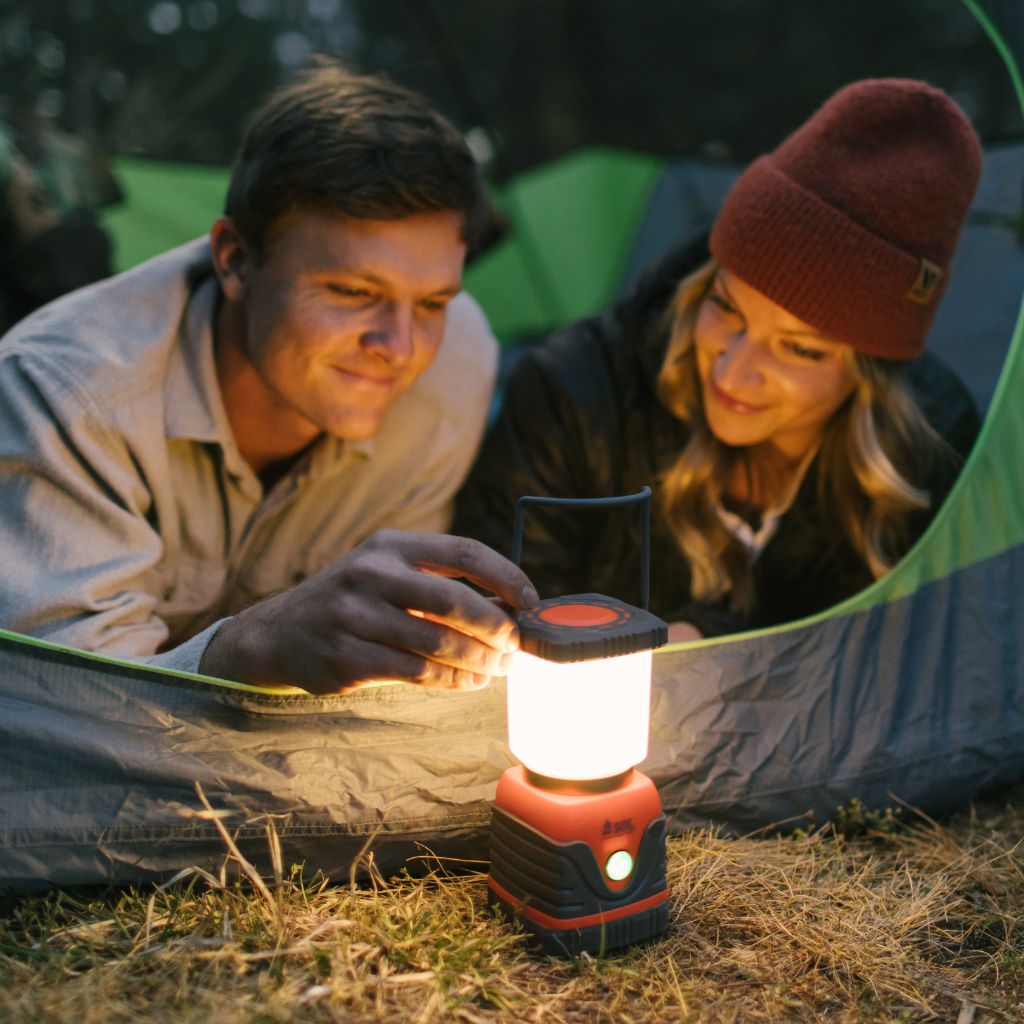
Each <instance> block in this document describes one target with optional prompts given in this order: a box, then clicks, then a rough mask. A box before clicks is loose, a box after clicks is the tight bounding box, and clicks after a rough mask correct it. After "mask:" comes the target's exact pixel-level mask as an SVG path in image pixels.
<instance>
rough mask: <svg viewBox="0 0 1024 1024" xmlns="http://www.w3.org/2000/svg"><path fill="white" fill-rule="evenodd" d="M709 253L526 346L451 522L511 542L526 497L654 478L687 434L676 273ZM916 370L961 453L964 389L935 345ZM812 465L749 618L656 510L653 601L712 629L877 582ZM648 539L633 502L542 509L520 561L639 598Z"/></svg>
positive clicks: (575, 586)
mask: <svg viewBox="0 0 1024 1024" xmlns="http://www.w3.org/2000/svg"><path fill="white" fill-rule="evenodd" d="M707 258H708V251H707V244H706V240H705V239H700V240H698V241H696V242H694V243H691V244H690V245H687V246H684V247H682V248H680V249H678V250H677V251H675V252H674V253H673V254H672V255H671V256H670V257H669V258H668V259H667V260H666V261H665V262H664V263H662V265H661V266H660V267H659V268H658V269H657V270H656V271H655V272H654V273H653V274H651V275H650V276H649V277H648V278H647V279H646V280H645V281H643V282H642V283H641V284H640V286H639V287H638V288H637V289H636V290H635V291H634V292H633V293H632V294H631V295H630V296H629V297H628V298H626V299H624V300H623V301H621V302H619V303H618V304H616V305H615V306H613V307H612V308H611V309H610V310H609V311H608V312H606V313H604V314H603V315H601V316H598V317H592V318H590V319H586V320H582V321H579V322H578V323H575V324H573V325H571V326H569V327H567V328H565V329H564V330H561V331H559V332H558V333H556V334H555V335H553V336H552V337H551V338H549V339H548V340H547V341H546V342H545V343H544V344H542V345H538V346H536V347H534V348H532V349H530V350H528V351H527V353H526V354H525V355H524V356H523V357H522V359H521V360H520V361H519V363H518V364H517V366H516V368H515V370H514V371H513V373H512V375H511V377H510V379H509V382H508V385H507V388H506V391H505V394H504V399H503V403H502V408H501V411H500V413H499V415H498V418H497V419H496V421H495V423H494V424H493V425H492V427H491V429H490V430H489V432H488V435H487V437H486V439H485V442H484V445H483V448H482V450H481V452H480V455H479V457H478V459H477V462H476V465H475V466H474V468H473V470H472V472H471V473H470V476H469V479H468V480H467V482H466V484H465V486H464V487H463V489H462V491H461V493H460V494H459V496H458V498H457V502H456V515H455V522H454V525H453V532H454V533H457V534H461V535H464V536H470V537H475V538H477V539H479V540H482V541H484V542H485V543H487V544H489V545H490V546H492V547H494V548H495V549H496V550H498V551H500V552H502V553H503V554H506V555H507V554H508V553H509V550H510V548H511V535H512V526H513V516H514V510H515V503H516V500H517V499H518V498H519V497H520V496H521V495H524V494H533V495H544V496H558V497H594V496H610V495H616V494H630V493H634V492H636V491H639V490H640V488H641V487H642V486H643V485H644V484H649V485H651V486H652V487H653V486H654V485H655V484H656V483H657V481H658V480H659V479H660V477H661V475H662V473H663V472H664V471H665V470H666V469H667V468H668V467H669V466H670V465H671V463H672V462H673V461H674V459H675V457H676V456H677V454H678V453H679V451H680V450H681V449H682V447H683V445H684V444H685V443H686V440H687V427H686V425H685V424H683V423H682V422H680V421H679V420H678V419H677V418H676V417H675V416H673V415H672V414H671V413H670V412H669V411H668V410H667V409H665V408H664V407H663V406H662V405H661V403H660V401H659V400H658V397H657V394H656V391H655V385H656V380H657V376H658V370H659V368H660V366H661V363H662V359H663V356H664V352H665V346H666V344H667V340H668V332H667V326H666V323H665V310H666V308H667V306H668V304H669V302H670V300H671V297H672V294H673V292H674V290H675V287H676V285H677V283H678V282H679V281H680V280H681V278H682V277H684V276H685V275H686V274H687V273H689V272H690V271H691V270H693V269H695V268H696V267H697V266H699V265H700V264H701V263H703V262H704V261H705V260H706V259H707ZM908 374H909V379H910V383H911V386H912V388H913V389H914V392H915V395H916V397H917V400H918V402H919V404H920V406H921V408H922V410H923V412H924V414H925V416H926V417H927V418H928V419H929V421H930V422H931V423H932V425H933V426H934V427H935V428H936V429H937V430H938V431H939V433H940V434H941V435H942V436H943V437H945V438H946V439H947V440H948V441H949V442H950V444H952V445H953V447H954V448H956V449H957V450H958V451H959V452H960V453H961V454H963V455H966V453H967V452H968V451H969V450H970V446H971V444H972V443H973V441H974V438H975V435H976V433H977V430H978V426H979V423H978V416H977V412H976V410H975V407H974V404H973V401H972V400H971V398H970V395H969V394H968V392H967V390H966V388H965V387H964V386H963V384H962V383H961V382H960V381H959V380H958V379H957V378H956V376H955V375H954V374H953V372H952V371H951V370H949V369H948V368H947V367H946V366H945V365H943V364H942V363H940V362H939V361H938V360H937V359H935V358H934V357H930V356H927V355H925V356H922V357H920V358H919V359H917V360H914V361H913V362H912V363H910V364H908ZM816 468H817V467H816V463H812V465H811V467H810V469H809V470H808V472H807V474H806V476H805V478H804V480H803V483H802V485H801V487H800V490H799V492H798V494H797V497H796V499H795V500H794V502H793V505H792V506H791V508H790V509H789V511H788V512H787V513H786V514H785V515H784V516H783V517H782V520H781V521H780V523H779V526H778V529H777V531H776V533H775V536H774V537H773V538H772V539H771V541H770V542H769V543H768V545H767V546H766V547H765V549H764V550H763V551H762V553H761V555H760V557H759V558H758V560H757V563H756V565H755V567H754V593H755V600H754V609H753V612H752V614H751V615H750V616H749V618H746V619H739V618H737V617H735V616H733V615H731V614H730V613H729V612H728V611H727V610H726V608H725V603H726V602H722V603H720V604H718V605H702V604H697V603H696V602H694V601H693V599H692V596H691V594H690V574H689V570H688V567H687V564H686V561H685V559H684V558H683V555H682V553H681V552H680V551H679V549H678V547H677V546H676V544H675V541H674V540H673V538H672V536H671V535H670V533H669V532H668V529H667V528H666V527H665V526H664V525H663V524H662V523H661V522H660V521H659V517H658V515H657V513H656V508H655V512H654V515H653V516H652V530H651V603H650V607H651V610H652V611H653V612H655V613H656V614H657V615H660V616H661V617H662V618H664V619H666V620H667V621H670V622H672V621H689V622H693V623H694V624H696V625H697V626H698V628H700V629H701V630H702V632H704V633H705V634H706V635H715V634H719V633H726V632H732V631H735V630H738V629H743V628H750V627H756V626H764V625H772V624H775V623H779V622H786V621H790V620H792V619H796V618H801V617H803V616H805V615H810V614H812V613H814V612H817V611H820V610H822V609H824V608H827V607H829V606H830V605H832V604H835V603H837V602H838V601H840V600H842V599H843V598H846V597H848V596H850V595H851V594H853V593H855V592H856V591H857V590H860V589H861V588H862V587H864V586H866V585H867V584H868V583H870V582H871V578H872V577H871V574H870V572H869V570H868V567H867V565H866V564H865V563H864V561H863V560H862V559H861V558H860V557H859V556H858V555H857V553H856V552H855V551H854V550H853V548H852V547H851V546H850V545H849V543H848V542H847V541H846V539H845V537H844V536H843V533H842V530H841V528H840V526H839V524H838V523H837V522H835V521H833V520H829V519H828V517H827V515H826V514H825V512H824V511H823V510H822V509H821V507H820V506H819V503H818V500H817V494H816V488H817V472H816ZM955 476H956V473H955V469H951V468H946V469H945V470H942V469H941V468H939V467H936V468H935V469H934V470H933V471H932V472H931V474H930V475H929V477H928V478H926V479H923V480H919V481H915V482H917V483H919V484H920V485H921V486H924V487H926V488H927V489H928V490H929V492H930V493H931V495H932V499H933V500H932V507H931V509H930V510H929V511H928V513H927V514H920V515H918V516H916V517H915V519H914V521H913V522H912V523H911V524H910V534H911V537H910V539H911V540H914V539H916V537H917V536H919V535H920V533H921V532H922V531H923V530H924V528H925V526H926V525H927V523H928V522H929V521H930V519H931V516H932V514H933V512H934V510H935V509H936V508H937V507H938V505H939V504H940V503H941V501H942V499H943V498H944V497H945V495H946V493H947V492H948V490H949V488H950V487H951V486H952V483H953V481H954V479H955ZM640 537H641V534H640V518H639V514H638V512H637V508H636V506H625V507H620V508H614V509H600V510H591V509H586V510H582V511H581V510H578V509H565V508H548V507H531V508H530V509H529V510H528V512H527V515H526V521H525V530H524V545H523V555H522V560H521V564H522V566H523V568H524V569H525V570H526V572H527V573H528V574H529V576H530V578H531V579H532V580H533V582H534V583H535V584H536V586H537V589H538V590H539V591H540V594H541V596H542V597H553V596H557V595H560V594H578V593H590V592H596V593H602V594H607V595H609V596H613V597H617V598H620V599H622V600H625V601H629V602H631V603H633V604H639V603H640V558H641V540H640Z"/></svg>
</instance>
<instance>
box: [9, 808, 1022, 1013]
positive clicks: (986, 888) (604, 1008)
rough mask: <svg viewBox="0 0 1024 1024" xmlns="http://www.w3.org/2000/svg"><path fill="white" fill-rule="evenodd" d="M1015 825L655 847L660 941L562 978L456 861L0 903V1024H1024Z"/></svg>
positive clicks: (189, 874) (852, 829) (887, 820)
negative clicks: (664, 891) (367, 876)
mask: <svg viewBox="0 0 1024 1024" xmlns="http://www.w3.org/2000/svg"><path fill="white" fill-rule="evenodd" d="M1018 807H1020V808H1024V788H1017V789H1015V790H1010V791H1008V792H1007V793H1004V794H1003V795H1002V797H1001V798H1000V800H999V801H998V802H992V803H987V804H983V805H979V806H977V807H976V808H973V809H971V811H970V812H965V813H964V814H961V815H959V816H957V817H956V818H953V819H951V820H949V821H947V822H945V823H943V824H942V825H939V824H937V823H934V822H930V821H927V820H924V819H922V818H920V817H918V816H914V815H911V814H910V813H909V812H908V813H905V814H903V815H901V816H895V815H893V814H891V813H889V814H887V813H881V814H874V813H869V812H867V811H865V809H864V808H862V807H859V806H856V805H853V806H852V807H850V808H846V809H844V812H843V814H842V815H841V816H840V818H839V820H838V823H837V824H836V825H833V826H830V827H828V828H826V829H823V830H819V831H817V832H814V833H811V834H798V835H796V836H794V837H787V838H778V837H775V838H746V839H727V838H724V837H722V836H719V835H716V834H714V833H712V832H697V833H693V834H691V835H688V836H684V837H679V838H674V839H670V840H669V846H668V869H669V882H670V885H671V890H672V915H671V928H670V931H669V932H668V934H667V935H665V936H664V937H662V938H661V939H659V940H657V941H655V942H652V943H650V944H648V945H646V946H643V947H639V948H634V949H630V950H628V951H626V952H624V953H621V954H619V955H615V956H609V957H607V958H604V959H594V958H590V957H587V956H584V957H581V958H579V959H576V960H571V961H560V960H554V959H549V958H545V957H542V956H539V955H537V954H535V953H534V952H532V951H531V950H530V948H529V946H528V944H527V943H526V941H525V939H524V938H523V936H522V935H521V934H519V933H518V932H517V931H516V929H515V928H514V926H512V925H511V924H509V923H507V922H502V921H498V920H496V919H495V918H494V917H492V916H491V914H490V913H489V912H488V910H487V908H486V897H485V892H486V885H485V876H484V874H483V873H481V871H475V872H474V871H470V872H468V873H467V872H466V870H465V865H459V866H458V867H459V869H460V870H459V871H457V872H456V871H453V870H451V868H452V867H453V866H451V865H446V864H445V863H444V862H443V861H439V860H435V859H432V858H431V859H427V860H425V862H424V866H425V867H427V868H428V871H427V873H426V875H425V876H422V877H415V878H414V877H410V876H403V877H399V878H396V879H390V880H384V879H382V878H380V877H379V876H375V875H372V874H371V883H370V884H369V885H361V886H356V885H352V884H347V885H332V884H327V883H326V882H324V881H323V880H309V879H303V877H302V875H301V872H300V871H299V870H298V869H292V870H291V872H288V871H287V870H281V868H280V866H279V867H278V869H277V870H276V871H275V877H273V878H267V879H258V878H255V877H252V875H251V874H249V875H247V874H246V869H245V865H244V864H243V865H241V866H240V864H239V861H238V858H237V857H235V856H234V855H232V854H231V853H230V847H227V848H228V849H229V853H228V855H227V857H226V863H225V870H224V871H222V872H221V874H220V877H214V876H212V875H209V874H207V873H205V872H202V871H199V870H197V869H193V870H190V871H186V872H183V873H182V875H181V876H180V877H179V878H177V879H176V880H174V881H173V882H171V883H168V884H166V885H164V886H162V887H160V888H156V887H150V888H139V889H131V890H122V891H117V892H104V893H95V892H94V893H85V892H81V891H78V892H54V893H51V894H48V895H46V896H42V897H29V898H21V899H15V898H9V899H8V901H7V904H6V906H5V907H4V909H3V914H2V916H0V1020H2V1021H26V1022H37V1021H38V1022H40V1024H42V1022H45V1024H72V1022H74V1024H93V1022H95V1024H120V1022H129V1021H131V1022H136V1021H139V1020H145V1021H153V1022H165V1021H166V1022H172V1021H173V1022H197V1024H198V1022H203V1024H206V1022H210V1024H236V1022H238V1024H241V1022H253V1024H271V1022H279V1021H281V1022H283V1021H311V1022H340V1021H346V1022H347V1021H384V1022H402V1024H408V1022H421V1024H428V1022H433V1021H463V1022H467V1024H475V1022H480V1021H516V1022H519V1021H538V1022H542V1021H551V1022H557V1021H562V1022H567V1024H570V1022H571V1024H575V1022H580V1024H583V1022H586V1024H592V1022H604V1021H608V1022H613V1021H615V1022H619V1021H621V1022H629V1024H633V1022H646V1021H649V1022H652V1024H653V1022H658V1024H661V1022H666V1021H695V1022H696V1021H708V1022H712V1021H713V1022H733V1021H735V1022H744V1024H746V1022H760V1021H828V1022H874V1021H904V1022H916V1021H949V1022H958V1024H986V1022H1003V1021H1022V1020H1024V918H1022V912H1024V848H1022V846H1021V837H1022V836H1024V813H1022V811H1021V810H1018ZM904 818H912V819H913V820H912V821H910V822H906V821H904V820H902V819H904ZM229 841H230V837H228V840H227V842H228V843H229ZM270 841H271V842H273V836H272V835H271V839H270ZM240 867H241V870H239V868H240ZM479 867H481V869H482V868H483V866H482V865H481V866H479ZM229 868H231V869H233V870H228V869H229ZM232 879H234V880H232Z"/></svg>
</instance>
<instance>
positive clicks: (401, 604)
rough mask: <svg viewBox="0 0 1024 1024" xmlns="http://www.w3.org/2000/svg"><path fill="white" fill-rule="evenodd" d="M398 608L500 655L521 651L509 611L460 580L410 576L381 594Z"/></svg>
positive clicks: (516, 631) (395, 581) (402, 578)
mask: <svg viewBox="0 0 1024 1024" xmlns="http://www.w3.org/2000/svg"><path fill="white" fill-rule="evenodd" d="M381 596H382V597H384V599H385V600H386V601H388V602H389V603H390V604H391V605H393V606H394V607H396V608H402V609H411V610H412V611H413V612H418V613H421V614H422V616H423V618H422V619H420V620H418V621H420V622H422V621H424V620H426V621H428V622H430V623H434V624H438V625H440V626H442V627H450V628H451V629H454V630H457V631H458V632H459V633H463V634H466V635H467V636H469V637H472V638H474V639H475V640H478V641H480V642H481V643H483V644H486V645H487V646H488V647H491V648H493V649H494V650H495V651H498V652H505V651H515V650H517V649H518V647H519V631H518V629H517V628H516V624H515V623H514V622H513V621H512V619H511V618H510V616H509V615H508V613H507V612H506V611H504V610H503V609H502V608H501V607H500V606H499V605H496V604H495V603H494V602H493V601H490V600H488V599H487V598H486V597H484V596H483V594H478V593H477V592H476V591H475V590H473V588H472V587H469V586H467V585H466V584H465V583H462V582H460V581H458V580H454V579H447V578H444V577H439V576H432V575H428V574H427V573H422V572H409V573H406V574H404V575H402V576H400V577H395V578H393V579H392V580H390V581H389V582H388V584H387V585H386V586H385V588H384V589H383V590H382V592H381Z"/></svg>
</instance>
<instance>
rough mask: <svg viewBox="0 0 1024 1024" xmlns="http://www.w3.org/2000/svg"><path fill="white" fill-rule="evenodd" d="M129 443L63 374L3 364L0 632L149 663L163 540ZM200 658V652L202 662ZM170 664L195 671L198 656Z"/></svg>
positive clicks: (162, 632) (35, 359)
mask: <svg viewBox="0 0 1024 1024" xmlns="http://www.w3.org/2000/svg"><path fill="white" fill-rule="evenodd" d="M150 514H151V499H150V495H149V492H148V489H147V488H146V486H145V481H144V479H143V478H142V475H141V473H140V472H139V470H138V469H137V467H136V465H135V463H134V461H133V459H132V453H131V450H130V447H129V445H128V443H127V442H126V440H125V439H124V438H122V437H119V436H118V435H117V434H116V432H114V431H113V430H111V428H110V427H109V426H107V425H106V422H105V419H104V417H103V416H101V415H100V413H99V410H97V409H95V408H94V407H93V406H92V405H91V403H90V401H89V400H88V398H87V397H86V396H85V395H84V394H83V393H81V392H80V391H79V390H77V389H76V387H75V385H74V383H73V382H72V381H69V380H67V379H65V378H64V376H63V375H62V372H61V367H60V366H59V365H56V364H55V363H54V362H50V361H47V360H45V359H44V358H42V357H41V356H39V355H37V354H34V353H31V352H26V351H25V346H24V345H22V346H19V348H18V349H14V350H13V351H11V350H9V351H7V352H5V353H3V358H0V550H3V553H4V555H3V572H2V573H0V625H3V627H4V628H6V629H10V630H13V631H15V632H19V633H26V634H30V635H32V636H35V637H39V638H41V639H44V640H48V641H52V642H54V643H59V644H64V645H66V646H70V647H77V648H81V649H84V650H89V651H94V652H97V653H101V654H109V655H112V656H115V657H127V658H145V659H147V660H148V659H151V658H152V659H153V661H154V663H156V664H161V663H163V661H164V660H166V659H165V656H163V655H159V656H158V655H156V651H157V650H158V649H159V647H160V645H161V644H162V643H164V641H165V640H166V639H167V635H168V630H167V627H166V625H165V623H164V622H163V621H162V619H161V618H160V617H159V616H158V615H157V614H156V612H155V609H156V606H157V602H158V597H159V595H160V594H161V593H162V588H163V579H162V576H161V571H160V568H159V567H160V563H161V558H162V555H163V545H162V542H161V538H160V535H159V533H158V532H157V529H156V526H155V524H154V522H153V521H152V520H151V515H150ZM199 656H200V657H201V652H200V655H199ZM172 662H173V658H172V659H170V661H169V662H168V665H169V667H182V668H187V669H188V670H190V671H194V667H192V666H193V664H194V665H195V666H198V658H194V659H191V658H186V659H185V660H184V661H182V662H181V664H178V663H173V664H172Z"/></svg>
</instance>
